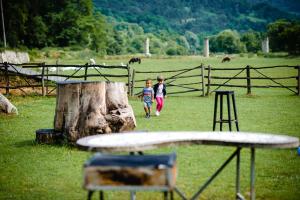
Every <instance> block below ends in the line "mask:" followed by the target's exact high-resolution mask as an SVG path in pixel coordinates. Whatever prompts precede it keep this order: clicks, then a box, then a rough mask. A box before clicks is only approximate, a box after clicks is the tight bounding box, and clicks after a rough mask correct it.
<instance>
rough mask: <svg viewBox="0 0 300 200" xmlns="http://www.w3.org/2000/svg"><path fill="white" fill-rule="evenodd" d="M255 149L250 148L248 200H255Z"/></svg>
mask: <svg viewBox="0 0 300 200" xmlns="http://www.w3.org/2000/svg"><path fill="white" fill-rule="evenodd" d="M254 184H255V149H254V148H251V168H250V200H255V187H254Z"/></svg>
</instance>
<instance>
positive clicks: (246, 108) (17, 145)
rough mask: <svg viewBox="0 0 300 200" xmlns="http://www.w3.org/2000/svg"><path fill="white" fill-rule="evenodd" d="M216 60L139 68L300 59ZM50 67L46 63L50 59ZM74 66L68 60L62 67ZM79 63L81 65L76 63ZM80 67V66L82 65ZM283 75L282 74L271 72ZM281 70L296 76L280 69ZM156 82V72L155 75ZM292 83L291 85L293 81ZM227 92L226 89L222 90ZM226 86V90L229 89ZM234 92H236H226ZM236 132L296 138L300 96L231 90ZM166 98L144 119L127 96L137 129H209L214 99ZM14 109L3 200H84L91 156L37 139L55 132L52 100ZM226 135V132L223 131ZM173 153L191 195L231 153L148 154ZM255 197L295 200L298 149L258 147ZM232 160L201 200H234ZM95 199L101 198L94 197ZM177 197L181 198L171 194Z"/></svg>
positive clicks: (0, 177) (246, 170)
mask: <svg viewBox="0 0 300 200" xmlns="http://www.w3.org/2000/svg"><path fill="white" fill-rule="evenodd" d="M220 60H221V58H210V59H203V58H200V57H182V58H181V57H177V58H172V59H171V58H166V59H154V58H152V59H144V60H143V61H142V62H143V63H142V64H141V65H138V64H135V65H133V67H134V68H136V69H137V70H145V71H146V70H152V71H156V70H164V69H169V68H170V67H173V68H174V69H179V68H186V67H194V66H197V65H199V64H201V63H204V64H206V65H208V64H210V65H212V66H215V67H227V66H228V67H241V66H246V65H247V64H250V65H252V66H271V65H282V64H289V65H297V64H300V59H299V58H294V59H284V58H272V59H265V58H257V57H255V58H238V57H237V58H234V59H233V61H232V62H231V63H226V64H223V65H221V63H220ZM49 62H51V61H49ZM67 62H69V63H74V62H77V61H74V62H71V61H66V63H67ZM78 62H79V61H78ZM80 62H81V63H78V64H84V62H85V61H80ZM96 62H97V63H102V62H106V63H111V64H118V63H120V62H123V63H125V62H127V58H122V57H121V58H118V59H114V60H113V59H111V60H100V59H97V60H96ZM270 73H275V74H278V75H279V76H280V75H282V73H283V72H276V71H275V72H274V71H272V72H270ZM284 73H288V74H290V73H295V71H294V72H284ZM153 76H154V77H155V76H156V75H155V74H153ZM292 84H295V83H294V82H293V83H292ZM223 89H226V88H223ZM227 89H228V88H227ZM231 89H234V88H231ZM234 90H235V92H236V101H237V102H236V103H237V109H238V117H239V125H240V130H241V131H249V132H265V133H274V134H286V135H290V136H296V137H300V123H299V119H300V98H299V97H298V96H295V95H293V94H292V93H291V92H290V91H288V90H285V89H253V95H251V96H247V95H246V89H234ZM199 95H200V94H197V93H194V94H191V95H187V96H169V97H168V98H167V99H166V104H165V108H164V110H163V112H162V113H161V116H160V117H154V116H153V117H151V118H150V119H145V118H144V112H143V109H142V103H141V101H140V100H138V99H136V98H130V99H129V100H130V104H131V105H132V106H133V109H134V112H135V116H136V119H137V124H138V127H137V128H136V130H149V131H161V130H166V131H172V130H174V131H183V130H185V131H186V130H187V131H211V130H212V119H213V103H214V96H213V95H211V96H209V97H199ZM9 98H10V100H11V101H12V103H14V104H15V105H16V106H17V108H18V110H19V115H18V116H12V115H5V114H0V199H85V198H86V195H87V192H86V191H85V190H83V189H82V182H83V177H82V166H83V163H84V162H85V161H86V160H87V159H88V158H89V157H90V156H91V153H88V152H83V151H79V150H77V149H76V147H70V146H67V145H65V146H55V145H52V146H51V145H41V144H36V143H35V142H34V139H35V131H36V130H37V129H40V128H52V127H53V119H54V111H55V101H56V99H55V97H38V96H26V97H21V96H10V97H9ZM225 130H226V129H225ZM172 151H175V152H176V153H177V156H178V167H179V174H178V180H177V185H178V187H179V188H180V189H181V190H182V191H184V193H186V194H187V196H188V197H191V196H192V195H193V193H194V192H195V191H196V190H197V189H198V187H199V186H200V185H201V184H202V183H203V182H204V181H206V180H207V179H208V178H209V177H210V175H211V174H212V173H213V172H214V171H215V170H216V169H217V168H218V167H219V166H220V165H221V164H222V163H223V162H224V161H225V160H226V159H227V157H228V156H229V155H230V154H231V153H232V152H233V151H234V148H231V147H217V146H181V147H168V148H161V149H157V150H152V151H149V152H146V153H168V152H172ZM256 152H257V154H256V198H257V199H270V200H271V199H272V200H274V199H275V200H277V199H278V200H281V199H286V200H290V199H295V200H296V199H299V196H300V190H299V188H300V168H299V166H300V157H299V156H298V155H297V151H296V149H290V150H277V149H257V151H256ZM241 170H242V177H241V190H242V193H243V194H244V196H245V197H246V198H248V199H249V191H250V180H249V178H250V151H249V149H243V150H242V160H241ZM234 192H235V162H232V163H230V164H229V166H228V167H227V168H226V169H225V170H224V171H223V172H222V173H221V175H220V176H219V177H217V179H216V180H215V181H214V182H213V183H212V184H211V185H210V186H209V187H208V188H207V190H205V192H204V193H203V195H202V197H201V198H200V199H234V198H235V197H234ZM105 195H106V197H108V199H128V198H129V194H128V193H126V192H107V193H105ZM162 197H163V196H162V194H158V193H155V192H140V193H137V199H149V200H150V199H151V200H152V199H162ZM94 199H98V195H94ZM175 199H179V198H178V196H177V195H175Z"/></svg>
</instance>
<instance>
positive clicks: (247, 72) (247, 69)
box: [246, 65, 251, 94]
mask: <svg viewBox="0 0 300 200" xmlns="http://www.w3.org/2000/svg"><path fill="white" fill-rule="evenodd" d="M246 74H247V94H251V76H250V66H249V65H247V67H246Z"/></svg>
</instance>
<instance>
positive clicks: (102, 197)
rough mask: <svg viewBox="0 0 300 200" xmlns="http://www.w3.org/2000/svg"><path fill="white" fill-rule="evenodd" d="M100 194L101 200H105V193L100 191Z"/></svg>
mask: <svg viewBox="0 0 300 200" xmlns="http://www.w3.org/2000/svg"><path fill="white" fill-rule="evenodd" d="M99 194H100V200H104V192H103V191H100V192H99Z"/></svg>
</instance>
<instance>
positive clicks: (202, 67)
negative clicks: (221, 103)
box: [201, 64, 205, 97]
mask: <svg viewBox="0 0 300 200" xmlns="http://www.w3.org/2000/svg"><path fill="white" fill-rule="evenodd" d="M204 67H205V66H204V65H203V64H201V78H202V84H201V86H202V96H203V97H205V91H204V90H205V84H204Z"/></svg>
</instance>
